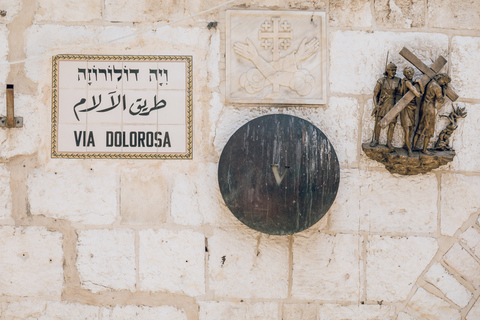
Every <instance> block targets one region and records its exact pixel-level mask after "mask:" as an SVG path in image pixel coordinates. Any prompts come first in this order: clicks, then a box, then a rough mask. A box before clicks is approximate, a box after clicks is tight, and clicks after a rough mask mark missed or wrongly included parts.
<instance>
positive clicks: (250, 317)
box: [199, 301, 280, 320]
mask: <svg viewBox="0 0 480 320" xmlns="http://www.w3.org/2000/svg"><path fill="white" fill-rule="evenodd" d="M199 305H200V317H199V319H200V320H225V319H229V320H257V319H258V320H260V319H261V320H278V319H280V316H279V315H278V303H276V302H257V303H243V302H224V301H200V302H199Z"/></svg>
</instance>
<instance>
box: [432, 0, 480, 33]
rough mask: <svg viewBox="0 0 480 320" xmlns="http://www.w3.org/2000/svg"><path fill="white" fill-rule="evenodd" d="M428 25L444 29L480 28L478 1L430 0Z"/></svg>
mask: <svg viewBox="0 0 480 320" xmlns="http://www.w3.org/2000/svg"><path fill="white" fill-rule="evenodd" d="M427 3H428V26H430V27H433V28H444V29H469V30H480V22H479V21H480V7H479V6H478V3H477V2H476V1H471V0H460V1H455V2H452V1H449V0H433V1H428V2H427Z"/></svg>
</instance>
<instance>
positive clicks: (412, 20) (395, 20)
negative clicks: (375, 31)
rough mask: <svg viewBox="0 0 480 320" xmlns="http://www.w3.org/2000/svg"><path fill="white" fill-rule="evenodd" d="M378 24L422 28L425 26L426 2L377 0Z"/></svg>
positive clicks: (416, 0) (376, 14) (392, 26)
mask: <svg viewBox="0 0 480 320" xmlns="http://www.w3.org/2000/svg"><path fill="white" fill-rule="evenodd" d="M374 3H375V16H376V21H377V25H379V26H382V27H387V28H421V27H424V26H425V3H424V1H421V0H412V1H402V0H396V1H395V0H380V1H375V2H374Z"/></svg>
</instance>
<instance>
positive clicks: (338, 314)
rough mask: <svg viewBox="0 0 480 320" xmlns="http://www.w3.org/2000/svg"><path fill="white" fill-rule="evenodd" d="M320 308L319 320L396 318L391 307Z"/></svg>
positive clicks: (326, 306) (353, 306)
mask: <svg viewBox="0 0 480 320" xmlns="http://www.w3.org/2000/svg"><path fill="white" fill-rule="evenodd" d="M318 308H319V313H318V317H319V319H350V320H369V319H371V320H374V319H393V318H394V317H395V308H394V307H391V306H379V305H372V306H370V305H348V306H341V305H338V304H323V305H320V306H319V307H318Z"/></svg>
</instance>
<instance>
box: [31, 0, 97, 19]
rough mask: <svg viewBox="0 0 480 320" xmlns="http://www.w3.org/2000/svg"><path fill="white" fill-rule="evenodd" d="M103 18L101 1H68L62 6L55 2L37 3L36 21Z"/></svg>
mask: <svg viewBox="0 0 480 320" xmlns="http://www.w3.org/2000/svg"><path fill="white" fill-rule="evenodd" d="M101 18H102V1H101V0H85V1H78V0H66V1H63V2H62V5H58V3H56V2H55V1H50V0H39V1H38V2H37V11H36V15H35V20H36V21H37V22H43V21H58V22H73V21H92V20H99V19H101Z"/></svg>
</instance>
